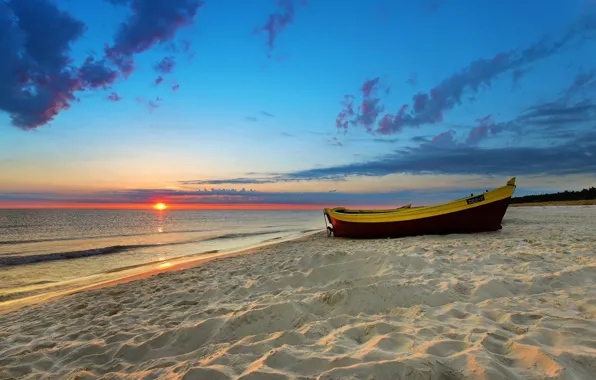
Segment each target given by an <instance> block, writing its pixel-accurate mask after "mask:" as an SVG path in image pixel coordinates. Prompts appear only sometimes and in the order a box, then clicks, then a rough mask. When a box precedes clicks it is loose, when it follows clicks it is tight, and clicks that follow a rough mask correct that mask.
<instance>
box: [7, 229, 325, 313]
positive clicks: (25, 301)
mask: <svg viewBox="0 0 596 380" xmlns="http://www.w3.org/2000/svg"><path fill="white" fill-rule="evenodd" d="M324 232H325V231H324V230H322V229H321V230H315V231H308V232H304V233H302V234H300V235H298V236H289V237H286V238H275V239H270V240H266V241H263V242H261V243H258V244H255V245H251V246H248V247H243V248H239V249H235V250H222V251H215V252H210V251H208V252H200V253H196V254H191V255H187V256H181V257H176V258H173V259H168V260H163V261H158V262H151V263H146V264H139V265H135V266H133V267H130V268H128V267H126V268H120V269H118V270H111V271H108V272H104V273H98V274H94V275H91V276H86V277H82V278H77V279H73V280H68V281H65V282H63V283H61V284H62V285H66V286H67V284H69V283H74V284H76V283H81V284H80V285H75V286H73V287H71V288H67V289H60V290H55V291H49V292H46V293H40V294H34V295H31V296H28V297H23V298H17V299H13V300H8V301H4V302H0V315H3V314H7V313H11V312H14V311H17V310H19V309H21V308H23V307H28V306H32V305H36V304H39V303H45V302H52V301H55V300H57V299H60V298H62V297H65V296H68V295H71V294H77V293H82V292H86V291H90V290H97V289H101V288H105V287H112V286H116V285H119V284H126V283H129V282H132V281H136V280H141V279H145V278H148V277H152V276H157V275H159V274H160V273H167V272H175V271H181V270H185V269H190V268H193V267H195V266H198V265H201V264H204V263H207V262H209V261H212V260H216V259H223V258H229V257H234V256H240V255H246V254H252V253H255V252H258V251H259V250H261V249H263V248H265V247H269V246H272V245H278V244H283V243H286V242H291V241H295V240H301V239H305V238H308V237H309V236H311V235H315V234H319V233H324ZM33 265H34V264H33ZM102 278H103V280H102ZM94 279H95V280H96V281H95V282H94V281H93V280H94ZM98 280H99V281H98ZM87 281H91V283H87V284H84V283H85V282H87ZM56 286H58V285H56Z"/></svg>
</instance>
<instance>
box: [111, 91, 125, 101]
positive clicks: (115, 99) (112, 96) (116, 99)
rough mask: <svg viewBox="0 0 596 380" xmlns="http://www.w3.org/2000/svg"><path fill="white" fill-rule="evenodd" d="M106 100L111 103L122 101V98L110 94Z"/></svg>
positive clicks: (115, 94)
mask: <svg viewBox="0 0 596 380" xmlns="http://www.w3.org/2000/svg"><path fill="white" fill-rule="evenodd" d="M107 99H108V100H110V101H112V102H119V101H120V100H122V97H121V96H120V95H118V94H117V93H115V92H112V93H111V94H110V95H108V97H107Z"/></svg>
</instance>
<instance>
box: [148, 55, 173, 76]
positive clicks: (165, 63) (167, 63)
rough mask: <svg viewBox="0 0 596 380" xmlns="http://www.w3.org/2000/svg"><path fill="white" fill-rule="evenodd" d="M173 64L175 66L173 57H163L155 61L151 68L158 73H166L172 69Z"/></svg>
mask: <svg viewBox="0 0 596 380" xmlns="http://www.w3.org/2000/svg"><path fill="white" fill-rule="evenodd" d="M174 66H176V61H175V60H174V57H164V58H163V59H162V60H161V61H159V62H158V63H156V64H155V66H154V67H153V68H154V69H155V71H157V72H159V73H162V74H168V73H171V72H172V71H174Z"/></svg>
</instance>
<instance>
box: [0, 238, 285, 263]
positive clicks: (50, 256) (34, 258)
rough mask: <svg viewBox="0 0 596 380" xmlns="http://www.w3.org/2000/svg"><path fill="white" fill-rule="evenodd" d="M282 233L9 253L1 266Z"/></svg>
mask: <svg viewBox="0 0 596 380" xmlns="http://www.w3.org/2000/svg"><path fill="white" fill-rule="evenodd" d="M281 232H291V231H283V230H275V231H260V232H246V233H233V234H223V235H218V236H213V237H207V238H203V239H195V240H184V241H178V242H171V243H162V244H132V245H112V246H108V247H100V248H93V249H85V250H81V251H69V252H54V253H42V254H36V255H22V256H19V255H15V254H10V253H9V254H6V256H0V266H14V265H24V264H33V263H39V262H44V261H52V260H70V259H80V258H83V257H90V256H100V255H111V254H115V253H121V252H126V251H130V250H134V249H142V248H153V247H164V246H171V245H181V244H191V243H199V242H205V241H214V240H224V239H238V238H244V237H251V236H259V235H269V234H275V233H281Z"/></svg>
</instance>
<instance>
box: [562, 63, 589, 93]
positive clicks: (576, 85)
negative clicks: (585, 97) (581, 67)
mask: <svg viewBox="0 0 596 380" xmlns="http://www.w3.org/2000/svg"><path fill="white" fill-rule="evenodd" d="M594 89H596V69H591V70H588V71H581V72H579V73H578V74H577V75H576V76H575V79H574V80H573V83H571V85H570V86H569V87H568V88H567V89H565V90H564V91H563V93H562V95H563V98H564V99H569V98H571V97H573V96H574V95H576V94H577V93H579V92H582V91H589V90H594Z"/></svg>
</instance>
